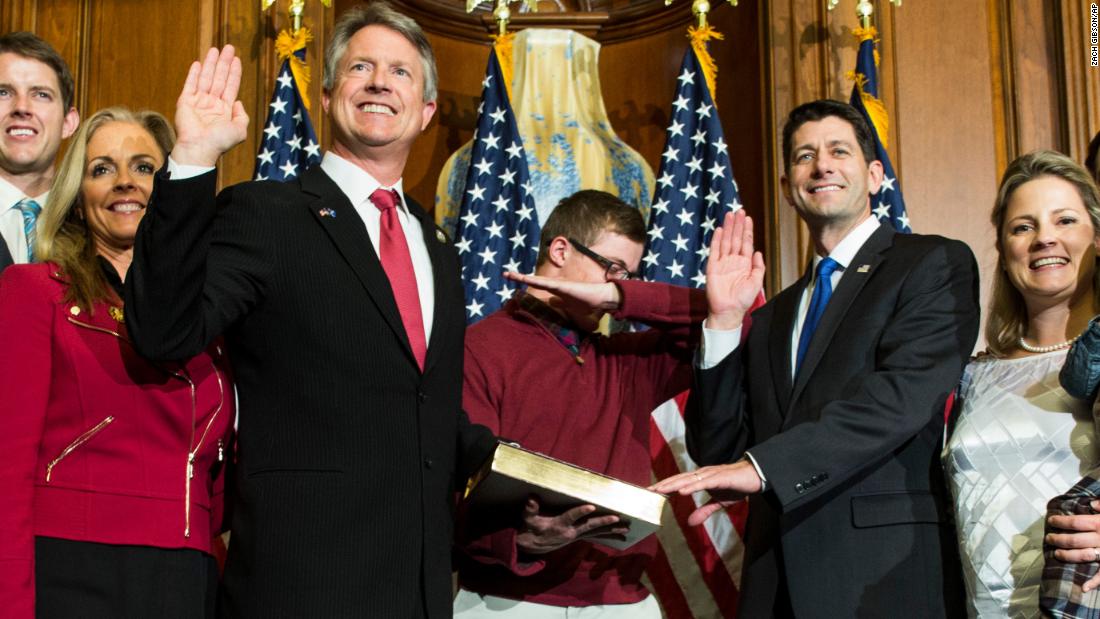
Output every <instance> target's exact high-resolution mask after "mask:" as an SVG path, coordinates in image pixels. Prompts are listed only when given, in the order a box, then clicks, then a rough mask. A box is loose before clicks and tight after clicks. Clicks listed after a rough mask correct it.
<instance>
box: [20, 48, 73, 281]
mask: <svg viewBox="0 0 1100 619" xmlns="http://www.w3.org/2000/svg"><path fill="white" fill-rule="evenodd" d="M79 123H80V115H79V114H77V112H76V108H75V107H73V76H72V73H70V72H69V67H68V65H66V64H65V61H64V60H63V59H62V58H61V56H60V55H59V54H58V53H57V51H56V50H54V48H53V47H51V46H50V44H49V43H47V42H45V41H43V40H42V39H40V38H38V37H36V36H35V35H33V34H31V33H29V32H10V33H8V34H5V35H2V36H0V271H3V270H4V269H5V268H7V267H8V265H11V264H24V263H27V262H32V261H33V260H34V231H35V228H36V226H37V223H38V217H39V216H40V215H41V214H42V207H43V206H45V204H46V197H47V195H48V194H49V189H50V183H52V182H53V175H54V161H55V160H56V159H57V150H58V148H60V146H61V141H62V140H64V139H65V138H67V137H69V136H70V135H72V134H73V132H74V131H76V127H77V125H78V124H79Z"/></svg>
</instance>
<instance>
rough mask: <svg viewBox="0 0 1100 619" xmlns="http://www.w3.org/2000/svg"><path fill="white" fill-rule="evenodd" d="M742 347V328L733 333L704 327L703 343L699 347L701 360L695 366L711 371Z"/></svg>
mask: <svg viewBox="0 0 1100 619" xmlns="http://www.w3.org/2000/svg"><path fill="white" fill-rule="evenodd" d="M740 345H741V327H737V328H736V329H733V330H731V331H720V330H718V329H708V328H707V327H706V326H704V327H703V342H702V345H701V346H700V347H699V358H698V359H696V361H695V364H696V365H697V366H698V367H699V369H700V370H709V369H710V368H712V367H714V366H716V365H718V364H719V363H721V362H722V360H723V359H725V358H726V357H728V356H729V355H730V353H732V352H733V351H735V350H737V347H738V346H740Z"/></svg>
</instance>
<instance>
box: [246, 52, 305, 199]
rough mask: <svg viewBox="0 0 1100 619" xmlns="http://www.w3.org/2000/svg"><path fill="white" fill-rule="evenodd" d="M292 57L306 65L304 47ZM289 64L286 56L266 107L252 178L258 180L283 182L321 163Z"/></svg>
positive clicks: (303, 104)
mask: <svg viewBox="0 0 1100 619" xmlns="http://www.w3.org/2000/svg"><path fill="white" fill-rule="evenodd" d="M294 55H295V56H297V58H298V60H299V61H301V62H305V58H306V49H305V47H304V46H303V47H301V48H300V49H297V50H295V51H294ZM290 62H291V60H290V58H289V57H288V58H286V59H285V60H283V66H282V68H281V69H280V70H279V77H277V78H276V79H275V92H273V93H272V95H271V103H270V104H269V105H268V112H267V122H266V123H264V136H263V139H262V140H261V141H260V152H259V153H257V155H256V173H255V175H254V178H255V180H258V181H265V180H275V181H286V180H289V179H292V178H294V177H296V176H297V175H298V174H300V173H301V172H304V171H305V170H306V168H309V167H310V166H312V165H316V164H318V163H320V162H321V146H320V144H318V143H317V134H316V133H315V132H314V131H313V123H312V122H311V121H310V119H309V110H307V109H306V106H305V103H304V102H303V101H302V93H301V92H299V91H298V84H297V82H296V81H295V79H294V74H293V72H292V71H291V70H290Z"/></svg>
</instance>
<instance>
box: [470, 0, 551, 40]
mask: <svg viewBox="0 0 1100 619" xmlns="http://www.w3.org/2000/svg"><path fill="white" fill-rule="evenodd" d="M510 1H512V2H514V1H515V0H496V8H494V9H493V19H495V20H496V22H497V36H501V37H502V36H504V35H506V34H508V22H509V21H511V19H512V10H511V9H509V8H508V3H509V2H510ZM483 2H484V0H466V12H467V13H473V12H474V9H476V8H477V7H478V6H479V5H481V4H482V3H483ZM522 2H523V11H522V12H524V13H537V12H538V10H539V3H538V0H522Z"/></svg>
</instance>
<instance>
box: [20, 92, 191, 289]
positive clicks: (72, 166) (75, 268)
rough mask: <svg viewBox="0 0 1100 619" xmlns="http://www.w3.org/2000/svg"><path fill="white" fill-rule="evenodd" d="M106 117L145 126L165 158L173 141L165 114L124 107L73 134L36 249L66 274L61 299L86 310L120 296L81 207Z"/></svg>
mask: <svg viewBox="0 0 1100 619" xmlns="http://www.w3.org/2000/svg"><path fill="white" fill-rule="evenodd" d="M110 122H128V123H133V124H135V125H138V126H140V127H142V128H144V129H145V130H146V131H148V132H149V134H150V135H151V136H153V139H154V140H155V141H156V143H157V146H159V147H160V150H161V154H162V155H163V156H164V157H165V158H167V157H168V153H169V152H170V151H171V150H172V145H173V144H174V143H175V141H176V135H175V132H174V131H172V125H171V124H169V123H168V120H167V119H166V118H164V116H161V115H160V114H158V113H157V112H153V111H149V110H142V111H140V112H132V111H130V110H128V109H126V108H124V107H109V108H104V109H102V110H100V111H98V112H96V113H95V114H93V115H92V116H91V118H89V119H87V120H86V121H84V122H83V123H82V124H81V125H80V128H79V129H78V130H77V132H76V135H75V136H73V139H72V143H71V144H70V145H69V150H68V152H67V153H65V158H64V159H63V160H62V161H61V167H60V169H59V170H58V172H57V177H56V178H54V181H53V185H52V186H51V187H50V196H49V198H48V199H47V201H46V205H45V207H44V208H43V209H42V218H41V220H40V221H39V222H38V229H37V236H36V240H35V253H36V255H37V256H38V259H39V260H41V261H43V262H45V261H51V262H54V263H57V265H58V266H60V267H61V270H62V272H64V274H65V275H66V277H67V278H68V280H69V287H68V290H67V291H66V293H65V301H66V302H69V303H75V304H77V305H79V306H81V307H83V308H85V309H87V310H88V311H92V306H93V304H94V303H95V302H97V301H113V300H118V299H117V295H115V293H114V291H113V290H112V289H111V287H110V285H108V283H107V279H106V278H105V277H104V276H103V271H102V269H100V266H99V262H98V261H97V260H96V250H95V242H94V241H93V240H92V237H91V234H90V232H89V230H88V225H87V223H85V221H84V218H83V217H82V216H81V212H80V210H81V209H80V206H81V194H80V186H81V183H83V181H84V176H85V173H86V171H85V167H86V166H87V153H88V142H90V141H91V140H92V136H93V135H95V132H96V131H97V130H99V128H100V127H102V126H103V125H105V124H107V123H110ZM120 275H125V274H122V273H120Z"/></svg>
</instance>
